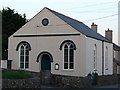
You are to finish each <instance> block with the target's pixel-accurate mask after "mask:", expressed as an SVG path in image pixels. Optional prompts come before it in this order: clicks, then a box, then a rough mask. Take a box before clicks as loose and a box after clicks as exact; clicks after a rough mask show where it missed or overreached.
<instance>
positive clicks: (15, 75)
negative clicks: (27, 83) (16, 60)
mask: <svg viewBox="0 0 120 90" xmlns="http://www.w3.org/2000/svg"><path fill="white" fill-rule="evenodd" d="M32 77H33V75H32V74H30V73H28V72H26V71H23V70H18V71H11V70H3V71H2V79H27V78H32Z"/></svg>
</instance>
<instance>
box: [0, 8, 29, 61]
mask: <svg viewBox="0 0 120 90" xmlns="http://www.w3.org/2000/svg"><path fill="white" fill-rule="evenodd" d="M1 12H2V59H7V49H8V37H9V36H10V35H12V34H13V33H14V32H16V31H17V30H18V29H19V28H20V27H22V26H23V25H24V24H25V23H26V22H27V20H26V15H25V14H23V15H21V14H18V13H17V12H15V10H14V9H10V8H9V7H7V8H3V10H2V11H1Z"/></svg>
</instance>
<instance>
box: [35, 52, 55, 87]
mask: <svg viewBox="0 0 120 90" xmlns="http://www.w3.org/2000/svg"><path fill="white" fill-rule="evenodd" d="M37 62H39V63H40V68H41V69H40V78H41V84H42V85H50V82H51V62H53V57H52V55H51V54H50V53H49V52H46V51H44V52H41V53H40V54H39V55H38V57H37Z"/></svg>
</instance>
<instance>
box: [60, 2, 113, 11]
mask: <svg viewBox="0 0 120 90" xmlns="http://www.w3.org/2000/svg"><path fill="white" fill-rule="evenodd" d="M110 3H115V2H105V3H97V4H90V5H85V6H81V7H71V8H64V9H60V10H71V9H78V8H85V7H94V6H98V5H104V4H105V5H106V4H110Z"/></svg>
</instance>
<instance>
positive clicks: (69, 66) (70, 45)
mask: <svg viewBox="0 0 120 90" xmlns="http://www.w3.org/2000/svg"><path fill="white" fill-rule="evenodd" d="M68 43H70V42H67V43H65V44H64V45H63V70H74V67H75V64H74V61H75V60H74V56H75V53H74V45H73V44H72V43H70V44H69V45H68ZM65 45H67V46H68V69H65V68H64V61H65V60H64V47H65ZM71 45H73V53H74V54H73V69H70V46H71Z"/></svg>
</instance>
